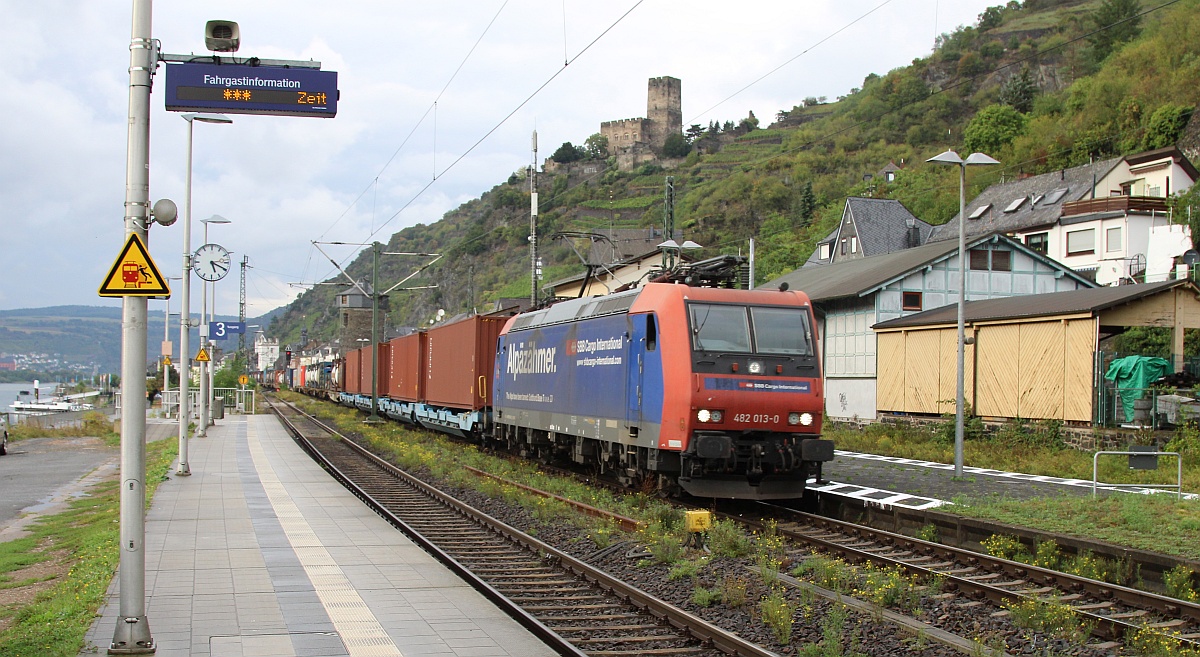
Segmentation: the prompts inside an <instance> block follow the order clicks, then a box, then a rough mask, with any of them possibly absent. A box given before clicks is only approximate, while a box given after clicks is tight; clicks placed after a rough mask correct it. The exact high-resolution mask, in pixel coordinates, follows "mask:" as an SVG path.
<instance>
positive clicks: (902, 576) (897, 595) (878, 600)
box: [859, 563, 921, 611]
mask: <svg viewBox="0 0 1200 657" xmlns="http://www.w3.org/2000/svg"><path fill="white" fill-rule="evenodd" d="M917 586H918V585H917V583H916V582H915V581H914V580H913V579H912V578H910V577H909V576H908V575H907V574H906V573H905V572H904V569H903V568H901V567H900V566H893V567H891V568H880V567H877V566H875V565H874V564H871V563H868V564H867V565H866V567H864V568H863V584H862V590H861V591H860V592H859V593H861V594H862V595H863V596H864V597H866V599H868V600H870V601H871V602H873V603H875V604H876V605H878V606H880V607H895V608H899V609H904V610H905V611H910V610H915V609H916V608H917V606H918V604H919V603H920V601H921V596H920V594H919V593H918V591H917Z"/></svg>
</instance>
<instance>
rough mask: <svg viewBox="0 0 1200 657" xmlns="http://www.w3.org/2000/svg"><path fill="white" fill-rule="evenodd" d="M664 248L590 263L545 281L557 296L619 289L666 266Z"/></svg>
mask: <svg viewBox="0 0 1200 657" xmlns="http://www.w3.org/2000/svg"><path fill="white" fill-rule="evenodd" d="M663 257H664V254H663V251H662V250H661V249H655V250H653V251H649V252H646V253H642V254H640V255H636V256H633V257H631V258H625V259H623V260H620V261H618V262H613V263H608V264H602V265H587V266H586V271H585V272H584V273H582V274H578V275H576V276H571V277H570V278H563V279H560V280H557V281H554V282H552V283H550V284H548V285H546V286H545V287H544V288H543V289H545V290H546V291H547V293H548V295H549V296H552V297H558V298H568V299H569V298H574V297H592V296H600V295H604V294H611V293H613V292H616V291H617V290H618V289H619V288H622V287H624V286H626V285H631V284H633V283H637V282H639V281H645V280H647V279H648V278H649V277H650V276H651V275H652V272H655V273H657V272H660V271H661V270H662V267H663V262H664V261H663Z"/></svg>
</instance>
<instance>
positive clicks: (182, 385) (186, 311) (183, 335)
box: [175, 117, 195, 477]
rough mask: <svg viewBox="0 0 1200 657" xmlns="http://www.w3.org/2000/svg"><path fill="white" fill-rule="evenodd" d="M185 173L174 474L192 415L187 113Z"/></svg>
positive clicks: (183, 457) (184, 452)
mask: <svg viewBox="0 0 1200 657" xmlns="http://www.w3.org/2000/svg"><path fill="white" fill-rule="evenodd" d="M184 118H185V119H187V124H188V138H187V176H186V177H185V179H184V186H183V274H182V276H183V285H182V286H181V290H182V295H183V297H182V301H183V307H182V308H180V309H179V468H178V469H177V470H176V471H175V474H176V475H179V476H182V477H186V476H188V475H190V474H192V468H191V466H190V465H188V423H189V422H191V419H192V404H191V399H190V398H189V395H190V390H189V388H190V387H191V385H192V381H191V378H192V357H191V356H190V355H189V354H190V352H189V351H188V349H189V345H188V339H189V337H190V336H189V334H190V333H191V330H192V306H191V303H192V300H191V294H192V131H193V129H194V128H195V122H194V121H192V120H191V119H188V118H187V117H184Z"/></svg>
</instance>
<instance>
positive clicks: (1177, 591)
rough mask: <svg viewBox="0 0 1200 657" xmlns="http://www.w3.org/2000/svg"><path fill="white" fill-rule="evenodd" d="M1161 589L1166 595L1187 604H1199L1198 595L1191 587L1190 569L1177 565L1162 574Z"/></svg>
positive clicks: (1199, 597) (1199, 596)
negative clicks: (1164, 590)
mask: <svg viewBox="0 0 1200 657" xmlns="http://www.w3.org/2000/svg"><path fill="white" fill-rule="evenodd" d="M1163 588H1164V589H1166V592H1167V595H1169V596H1171V597H1172V598H1179V599H1180V600H1187V601H1188V602H1200V594H1197V593H1196V589H1195V588H1194V587H1193V586H1192V569H1191V568H1188V567H1187V564H1182V563H1181V564H1179V565H1178V566H1175V567H1174V568H1172V569H1170V570H1168V571H1166V572H1164V573H1163Z"/></svg>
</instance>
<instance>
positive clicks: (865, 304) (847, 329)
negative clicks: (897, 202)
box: [759, 234, 1095, 419]
mask: <svg viewBox="0 0 1200 657" xmlns="http://www.w3.org/2000/svg"><path fill="white" fill-rule="evenodd" d="M967 253H968V255H967V258H968V260H967V265H968V273H967V298H968V299H993V298H999V297H1012V296H1023V295H1030V294H1038V293H1044V292H1058V291H1066V290H1075V289H1081V288H1091V287H1095V283H1092V282H1091V281H1090V280H1088V279H1087V278H1085V277H1083V276H1081V275H1079V274H1076V273H1075V272H1073V271H1071V269H1070V268H1068V267H1066V266H1064V265H1062V264H1060V263H1057V262H1055V261H1054V260H1051V259H1050V258H1048V257H1046V256H1045V255H1043V254H1041V253H1038V252H1037V251H1034V250H1032V249H1030V248H1029V247H1027V246H1025V245H1024V244H1022V243H1020V242H1018V241H1015V240H1012V239H1009V238H1008V237H1005V236H1003V235H999V234H996V235H984V236H979V237H973V238H971V239H969V240H968V241H967ZM781 283H787V284H788V287H790V288H792V289H796V290H802V291H803V292H805V293H807V294H808V296H809V298H810V299H811V300H812V302H813V307H814V310H816V312H817V323H818V326H819V331H820V336H821V340H822V347H821V354H822V359H823V367H822V372H823V373H824V376H825V413H826V416H827V417H829V418H833V419H854V418H859V419H873V418H875V417H876V409H877V406H876V394H877V393H876V390H877V381H876V378H877V374H878V371H879V367H880V365H879V363H878V358H877V354H878V350H877V348H876V336H875V332H874V331H873V330H871V327H872V326H873V325H875V324H878V323H880V322H884V321H887V320H890V319H895V318H898V317H904V316H907V315H912V314H915V313H919V312H921V311H925V310H931V309H933V308H941V307H944V306H947V305H948V304H954V305H955V306H956V305H957V300H958V294H959V289H960V286H959V258H958V243H957V240H954V241H946V240H943V241H940V242H930V243H928V244H924V245H922V246H918V247H914V248H911V249H904V250H901V251H895V252H892V253H888V254H884V255H877V256H871V257H865V258H856V259H850V260H846V261H844V262H840V263H834V264H830V265H825V266H819V267H801V268H800V269H797V270H796V271H793V272H791V273H790V274H785V275H783V276H781V277H779V278H777V279H775V280H773V281H771V282H769V283H767V284H765V285H762V286H759V287H760V289H767V288H776V287H778V286H779V285H780V284H781Z"/></svg>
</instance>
